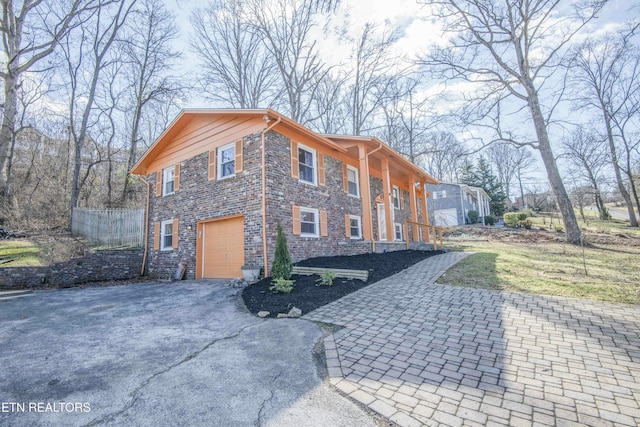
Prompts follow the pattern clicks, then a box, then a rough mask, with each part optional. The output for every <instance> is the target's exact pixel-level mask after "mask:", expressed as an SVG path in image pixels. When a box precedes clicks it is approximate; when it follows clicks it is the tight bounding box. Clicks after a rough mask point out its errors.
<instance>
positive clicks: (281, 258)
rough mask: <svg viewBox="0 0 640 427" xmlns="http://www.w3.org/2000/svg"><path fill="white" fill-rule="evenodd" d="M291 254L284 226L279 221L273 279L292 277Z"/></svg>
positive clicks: (272, 268)
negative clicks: (283, 229)
mask: <svg viewBox="0 0 640 427" xmlns="http://www.w3.org/2000/svg"><path fill="white" fill-rule="evenodd" d="M292 268H293V266H292V265H291V254H290V253H289V248H288V247H287V236H285V234H284V231H282V226H281V225H280V223H278V236H277V237H276V253H275V254H274V256H273V266H272V267H271V277H272V278H273V279H276V280H277V279H288V278H289V277H291V269H292Z"/></svg>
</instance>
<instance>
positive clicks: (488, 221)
mask: <svg viewBox="0 0 640 427" xmlns="http://www.w3.org/2000/svg"><path fill="white" fill-rule="evenodd" d="M484 223H485V225H493V224H495V223H496V218H495V217H494V216H493V215H487V216H485V217H484Z"/></svg>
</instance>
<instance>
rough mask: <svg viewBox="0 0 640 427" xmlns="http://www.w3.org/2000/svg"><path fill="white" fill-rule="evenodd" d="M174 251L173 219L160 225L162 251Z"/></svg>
mask: <svg viewBox="0 0 640 427" xmlns="http://www.w3.org/2000/svg"><path fill="white" fill-rule="evenodd" d="M172 249H173V219H170V220H167V221H162V223H161V224H160V250H162V251H169V250H172Z"/></svg>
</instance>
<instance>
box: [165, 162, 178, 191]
mask: <svg viewBox="0 0 640 427" xmlns="http://www.w3.org/2000/svg"><path fill="white" fill-rule="evenodd" d="M175 173H176V170H175V166H171V167H168V168H166V169H164V170H163V171H162V195H163V196H168V195H169V194H173V192H174V188H173V184H174V182H175Z"/></svg>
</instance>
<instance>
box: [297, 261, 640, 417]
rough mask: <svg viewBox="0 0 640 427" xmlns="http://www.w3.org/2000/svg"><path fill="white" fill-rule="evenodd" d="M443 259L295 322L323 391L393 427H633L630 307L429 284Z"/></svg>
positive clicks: (636, 350) (637, 330) (637, 385)
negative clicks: (320, 342)
mask: <svg viewBox="0 0 640 427" xmlns="http://www.w3.org/2000/svg"><path fill="white" fill-rule="evenodd" d="M464 256H465V254H461V253H455V252H450V253H447V254H443V255H438V256H436V257H433V258H429V259H426V260H424V261H422V262H420V263H418V264H416V265H414V266H413V267H411V268H409V269H407V270H405V271H403V272H401V273H399V274H397V275H395V276H393V277H390V278H387V279H385V280H382V281H380V282H378V283H375V284H373V285H371V286H367V287H366V288H364V289H362V290H360V291H357V292H354V293H352V294H350V295H348V296H346V297H344V298H342V299H340V300H338V301H336V302H334V303H331V304H329V305H326V306H324V307H322V308H320V309H318V310H316V311H314V312H312V313H309V314H308V315H306V316H304V318H306V319H309V320H316V321H322V322H326V323H332V324H336V325H340V326H344V328H343V329H341V330H339V331H337V332H336V333H334V334H333V335H331V336H328V337H327V338H326V339H325V351H326V356H327V366H328V368H329V375H330V377H331V382H332V383H333V384H334V385H335V386H336V387H337V388H338V389H340V390H341V391H343V392H344V393H346V394H348V395H349V396H351V397H352V398H354V399H356V400H358V401H360V402H361V403H363V404H365V405H367V406H368V407H369V408H371V409H373V410H374V411H376V412H378V413H380V414H382V415H383V416H386V417H388V418H389V419H391V420H392V421H394V422H396V423H398V424H399V425H401V426H419V425H447V426H462V425H468V426H483V425H487V426H491V425H504V426H520V425H556V426H565V425H566V426H570V425H590V426H611V425H620V426H637V425H640V336H639V334H640V309H639V308H638V307H636V306H632V305H623V304H607V303H601V302H594V301H589V300H580V299H572V298H563V297H544V296H533V295H525V294H518V293H510V292H500V291H489V290H481V289H467V288H459V287H453V286H445V285H438V284H435V283H434V281H435V279H436V278H437V277H438V275H439V274H440V273H441V272H442V271H445V270H446V269H447V268H448V267H449V266H451V265H453V264H454V263H455V262H457V261H458V260H459V259H461V258H462V257H464Z"/></svg>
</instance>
